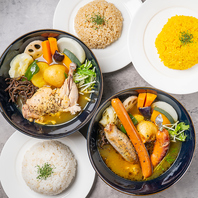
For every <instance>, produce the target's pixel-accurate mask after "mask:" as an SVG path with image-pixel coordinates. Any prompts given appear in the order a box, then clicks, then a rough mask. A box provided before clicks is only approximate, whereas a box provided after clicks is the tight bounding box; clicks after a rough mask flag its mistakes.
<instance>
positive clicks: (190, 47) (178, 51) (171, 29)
mask: <svg viewBox="0 0 198 198" xmlns="http://www.w3.org/2000/svg"><path fill="white" fill-rule="evenodd" d="M155 46H156V48H157V51H158V54H159V58H160V59H161V61H162V62H163V63H164V65H165V66H167V67H169V68H171V69H177V70H185V69H188V68H191V67H192V66H194V65H195V64H197V63H198V56H197V54H198V19H197V18H195V17H192V16H183V15H179V16H178V15H176V16H173V17H171V18H170V19H168V22H167V23H166V24H165V25H164V27H163V29H162V31H161V32H160V33H159V34H158V36H157V38H156V40H155Z"/></svg>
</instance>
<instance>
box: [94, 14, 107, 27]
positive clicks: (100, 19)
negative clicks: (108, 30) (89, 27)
mask: <svg viewBox="0 0 198 198" xmlns="http://www.w3.org/2000/svg"><path fill="white" fill-rule="evenodd" d="M91 22H92V23H94V24H95V25H104V24H105V17H104V16H103V17H102V16H101V15H100V13H99V12H98V14H95V13H93V14H92V17H91Z"/></svg>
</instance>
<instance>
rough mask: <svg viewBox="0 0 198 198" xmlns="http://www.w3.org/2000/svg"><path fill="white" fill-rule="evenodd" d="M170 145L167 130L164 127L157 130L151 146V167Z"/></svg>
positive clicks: (155, 164) (160, 158) (158, 161)
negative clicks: (152, 146)
mask: <svg viewBox="0 0 198 198" xmlns="http://www.w3.org/2000/svg"><path fill="white" fill-rule="evenodd" d="M169 145H170V136H169V132H168V131H167V130H166V129H163V130H162V131H158V132H157V134H156V141H155V144H154V148H153V153H152V154H151V163H152V164H153V167H155V166H157V165H158V164H159V163H160V162H161V161H162V159H163V158H164V156H165V155H166V153H167V151H168V149H169Z"/></svg>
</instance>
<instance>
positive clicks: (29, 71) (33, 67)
mask: <svg viewBox="0 0 198 198" xmlns="http://www.w3.org/2000/svg"><path fill="white" fill-rule="evenodd" d="M37 62H38V61H37V60H35V61H33V62H32V63H31V64H30V66H29V67H28V68H27V71H26V72H25V77H26V78H27V79H28V80H29V81H30V80H31V79H32V77H33V76H34V74H36V73H38V72H39V70H40V68H39V66H38V65H37V64H36V63H37Z"/></svg>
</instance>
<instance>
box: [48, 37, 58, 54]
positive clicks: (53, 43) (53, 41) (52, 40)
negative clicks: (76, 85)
mask: <svg viewBox="0 0 198 198" xmlns="http://www.w3.org/2000/svg"><path fill="white" fill-rule="evenodd" d="M48 41H49V44H50V50H51V54H52V55H54V53H55V51H56V50H57V51H58V46H57V40H56V38H54V37H49V38H48Z"/></svg>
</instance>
